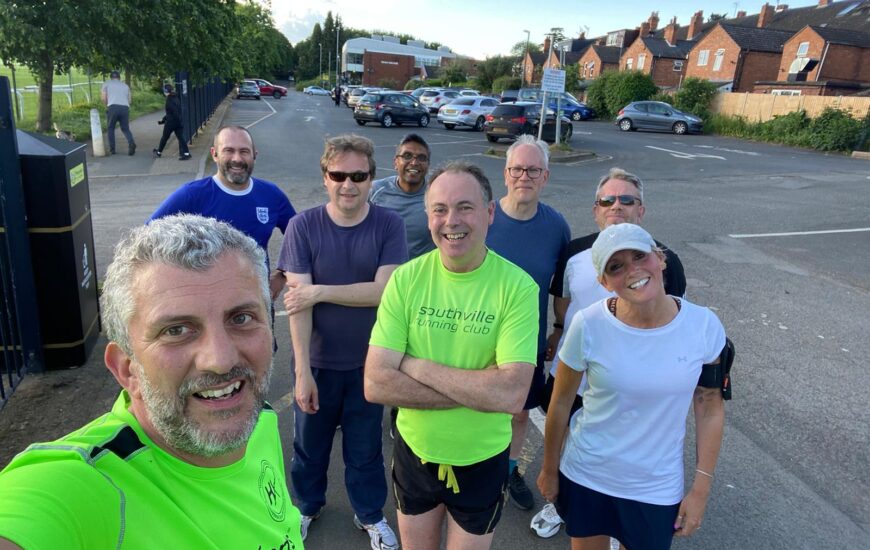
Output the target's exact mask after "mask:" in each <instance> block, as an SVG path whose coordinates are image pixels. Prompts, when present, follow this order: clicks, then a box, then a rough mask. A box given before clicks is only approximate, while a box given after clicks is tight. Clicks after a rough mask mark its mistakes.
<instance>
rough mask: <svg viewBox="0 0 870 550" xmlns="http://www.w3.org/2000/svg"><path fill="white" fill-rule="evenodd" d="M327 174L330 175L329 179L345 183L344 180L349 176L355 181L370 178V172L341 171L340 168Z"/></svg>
mask: <svg viewBox="0 0 870 550" xmlns="http://www.w3.org/2000/svg"><path fill="white" fill-rule="evenodd" d="M326 174H327V175H328V176H329V179H331V180H332V181H334V182H335V183H344V180H346V179H347V178H350V181H352V182H354V183H361V182H364V181H365V180H367V179H369V173H368V172H339V171H338V170H329V171H328V172H326Z"/></svg>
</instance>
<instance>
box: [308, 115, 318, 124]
mask: <svg viewBox="0 0 870 550" xmlns="http://www.w3.org/2000/svg"><path fill="white" fill-rule="evenodd" d="M315 118H317V117H314V116H310V115H309V116H307V117H305V122H311V121H312V120H314V119H315Z"/></svg>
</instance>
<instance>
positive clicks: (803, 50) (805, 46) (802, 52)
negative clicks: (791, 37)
mask: <svg viewBox="0 0 870 550" xmlns="http://www.w3.org/2000/svg"><path fill="white" fill-rule="evenodd" d="M809 49H810V43H809V42H801V43H800V45H799V46H798V51H797V56H798V57H806V56H807V51H809Z"/></svg>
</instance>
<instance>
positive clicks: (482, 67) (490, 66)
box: [477, 55, 517, 91]
mask: <svg viewBox="0 0 870 550" xmlns="http://www.w3.org/2000/svg"><path fill="white" fill-rule="evenodd" d="M516 62H517V59H516V58H515V57H510V56H502V55H496V56H493V57H487V58H486V60H485V61H483V63H480V64H478V66H477V83H478V86H480V90H481V91H491V90H492V84H493V82H494V81H495V79H496V78H498V77H500V76H511V75H512V74H513V68H514V65H515V64H516Z"/></svg>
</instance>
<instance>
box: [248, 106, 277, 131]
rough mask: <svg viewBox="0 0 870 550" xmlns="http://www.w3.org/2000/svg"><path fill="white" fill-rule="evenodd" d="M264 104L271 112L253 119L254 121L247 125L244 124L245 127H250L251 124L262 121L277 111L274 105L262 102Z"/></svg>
mask: <svg viewBox="0 0 870 550" xmlns="http://www.w3.org/2000/svg"><path fill="white" fill-rule="evenodd" d="M264 105H265V106H266V107H268V108H269V109H271V110H272V112H271V113H269V114H268V115H265V116H262V117H260V118H259V119H257V120H255V121H254V122H252V123H250V124H248V125H247V126H245V128H250V127H251V126H253V125H255V124H259V123H260V122H263V121H264V120H266V119H267V118H269V117H270V116H272V115H274V114H276V113H277V112H278V111H276V110H275V108H274V107H272V106H271V105H269V104H268V103H264Z"/></svg>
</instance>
